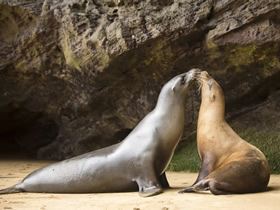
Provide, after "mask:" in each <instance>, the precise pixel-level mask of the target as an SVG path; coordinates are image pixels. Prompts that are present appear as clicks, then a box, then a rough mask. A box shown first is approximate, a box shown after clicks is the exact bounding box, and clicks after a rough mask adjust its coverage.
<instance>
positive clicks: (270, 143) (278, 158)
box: [239, 128, 280, 174]
mask: <svg viewBox="0 0 280 210" xmlns="http://www.w3.org/2000/svg"><path fill="white" fill-rule="evenodd" d="M239 134H240V136H241V137H242V138H243V139H245V140H246V141H247V142H249V143H251V144H253V145H255V146H256V147H257V148H259V149H260V150H261V151H262V152H263V153H264V155H265V156H266V158H267V160H268V162H269V166H270V171H271V173H273V174H280V152H279V151H280V131H273V130H268V131H263V130H262V131H260V130H259V129H257V128H246V130H243V131H240V132H239Z"/></svg>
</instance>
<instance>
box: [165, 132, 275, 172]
mask: <svg viewBox="0 0 280 210" xmlns="http://www.w3.org/2000/svg"><path fill="white" fill-rule="evenodd" d="M236 132H237V133H238V134H239V135H240V136H241V137H242V138H243V139H244V140H246V141H247V142H249V143H251V144H253V145H255V146H256V147H257V148H259V149H260V150H261V151H262V152H263V153H264V155H265V156H266V158H267V160H268V162H269V165H270V170H271V173H273V174H280V152H279V151H280V131H272V130H267V131H264V130H261V131H260V130H259V129H257V128H248V127H247V128H246V129H245V130H242V129H237V130H236ZM200 164H201V161H200V158H199V155H198V152H197V147H196V141H195V138H192V139H191V141H189V142H188V143H187V144H185V145H184V146H182V147H181V148H179V149H178V150H177V151H176V152H175V154H174V156H173V158H172V160H171V163H170V164H169V166H168V169H167V170H170V171H190V172H198V171H199V168H200Z"/></svg>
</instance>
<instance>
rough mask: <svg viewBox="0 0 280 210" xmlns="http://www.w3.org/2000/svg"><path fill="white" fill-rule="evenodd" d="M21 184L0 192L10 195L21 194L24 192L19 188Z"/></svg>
mask: <svg viewBox="0 0 280 210" xmlns="http://www.w3.org/2000/svg"><path fill="white" fill-rule="evenodd" d="M18 185H19V184H16V185H14V186H12V187H8V188H5V189H2V190H0V194H10V193H19V192H23V191H24V190H23V189H21V188H20V187H18Z"/></svg>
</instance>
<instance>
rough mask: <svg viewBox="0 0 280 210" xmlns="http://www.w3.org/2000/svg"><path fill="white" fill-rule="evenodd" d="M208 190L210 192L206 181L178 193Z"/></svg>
mask: <svg viewBox="0 0 280 210" xmlns="http://www.w3.org/2000/svg"><path fill="white" fill-rule="evenodd" d="M206 190H209V186H208V183H205V180H201V181H199V182H197V183H196V184H194V185H192V186H190V187H187V188H185V189H183V190H181V191H179V192H178V193H188V192H199V191H206Z"/></svg>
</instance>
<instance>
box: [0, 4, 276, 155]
mask: <svg viewBox="0 0 280 210" xmlns="http://www.w3.org/2000/svg"><path fill="white" fill-rule="evenodd" d="M279 14H280V1H279V0H277V1H275V0H267V1H266V3H265V4H264V3H263V2H262V1H259V0H250V1H244V0H243V1H242V0H142V1H140V0H102V1H101V0H82V1H78V0H68V1H66V0H64V1H57V0H37V1H35V0H22V1H18V0H9V1H8V0H0V28H1V30H0V139H5V141H16V142H17V143H18V144H20V145H21V146H22V147H24V148H26V149H28V150H30V151H32V152H33V153H35V154H36V155H37V157H38V158H43V159H63V158H67V157H71V156H74V155H78V154H81V153H84V152H87V151H91V150H94V149H98V148H101V147H104V146H108V145H110V144H113V143H116V142H119V141H121V140H122V139H123V138H124V137H125V136H126V135H127V134H128V133H129V132H130V131H131V129H133V128H134V127H135V125H136V124H137V123H138V122H139V121H140V120H141V119H142V118H143V117H144V116H145V115H146V114H147V113H148V112H149V111H151V110H152V109H153V107H154V105H155V103H156V100H157V97H158V94H159V91H160V89H161V87H162V86H163V84H164V83H165V82H166V81H168V80H169V79H170V78H171V77H173V76H175V75H177V74H179V73H182V72H185V71H188V70H189V69H191V68H194V67H198V68H201V69H203V70H207V71H208V72H209V73H210V74H211V75H212V76H213V77H214V78H215V79H216V80H217V81H218V82H219V83H220V84H221V86H222V88H223V90H224V92H225V99H226V104H227V105H226V109H227V119H228V121H229V123H230V124H231V123H232V124H233V125H234V126H235V127H236V128H237V129H241V132H242V129H243V130H244V129H245V128H244V127H242V125H243V124H242V123H243V122H246V126H247V127H246V128H249V127H252V128H259V129H260V130H261V129H263V128H264V127H265V126H264V123H266V122H267V121H271V120H270V119H277V118H276V117H275V116H279V107H280V100H279V96H280V83H279V81H280V57H279V56H280V15H279ZM196 89H197V88H195V87H194V88H193V89H192V90H191V93H189V95H188V97H187V99H186V120H185V133H184V139H188V138H187V137H188V136H190V135H191V134H192V133H193V132H194V131H195V129H196V120H197V114H198V109H199V104H200V98H199V95H198V94H197V93H196V92H197V90H196ZM267 107H270V108H267ZM241 119H242V122H241ZM278 119H279V118H278ZM265 125H267V124H265ZM279 128H280V125H279V123H278V122H277V123H272V124H271V125H270V126H269V127H268V128H267V129H270V130H271V131H272V132H273V133H274V134H275V135H276V138H277V141H278V142H279V141H280V139H279V138H280V137H279V136H280V134H279ZM260 130H258V131H260ZM2 141H3V140H2ZM278 146H279V144H278Z"/></svg>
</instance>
